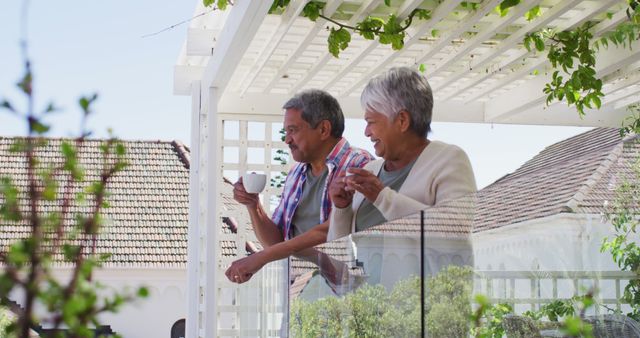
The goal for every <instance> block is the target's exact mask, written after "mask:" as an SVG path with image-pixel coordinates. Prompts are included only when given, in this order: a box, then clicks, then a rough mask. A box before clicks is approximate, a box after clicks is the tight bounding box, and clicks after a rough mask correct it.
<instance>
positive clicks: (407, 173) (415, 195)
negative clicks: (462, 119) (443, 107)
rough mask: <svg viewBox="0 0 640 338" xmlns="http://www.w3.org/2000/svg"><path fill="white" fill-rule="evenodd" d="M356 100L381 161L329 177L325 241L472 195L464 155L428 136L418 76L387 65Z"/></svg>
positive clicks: (427, 108) (429, 98)
mask: <svg viewBox="0 0 640 338" xmlns="http://www.w3.org/2000/svg"><path fill="white" fill-rule="evenodd" d="M360 102H361V104H362V107H363V108H364V110H365V114H364V119H365V121H366V122H367V126H366V128H365V131H364V133H365V135H366V136H367V137H369V138H370V139H371V142H373V147H374V149H375V152H376V155H377V156H379V157H382V159H379V160H376V161H373V162H369V163H368V164H367V165H366V166H365V167H364V168H363V169H358V168H350V169H348V173H347V174H346V176H343V177H342V178H341V179H337V180H334V183H333V184H332V185H331V187H330V194H331V200H332V203H333V209H332V212H331V217H330V228H329V234H328V238H327V240H333V239H336V238H339V237H342V236H346V235H348V234H349V233H352V232H357V231H362V230H364V229H367V228H369V227H371V226H374V225H377V224H380V223H384V222H386V221H388V220H394V219H398V218H400V217H404V216H408V215H410V214H413V213H415V212H418V211H420V210H423V209H426V208H427V207H429V206H434V205H437V204H439V203H442V202H444V201H447V200H452V199H456V198H458V197H462V196H464V195H467V194H470V193H473V192H475V191H476V184H475V179H474V176H473V171H472V169H471V164H470V163H469V159H468V157H467V155H466V154H465V153H464V151H463V150H462V149H460V148H459V147H457V146H454V145H450V144H446V143H444V142H439V141H430V140H429V139H428V138H427V134H428V133H429V131H430V130H431V128H430V125H431V114H432V108H433V95H432V93H431V88H430V86H429V83H428V82H427V80H426V79H425V78H424V77H423V76H422V75H420V74H419V73H418V72H417V71H415V70H413V69H411V68H407V67H402V68H392V69H390V70H389V71H387V72H385V73H383V74H381V75H379V76H377V77H375V78H373V79H371V81H369V83H368V84H367V86H366V87H365V89H364V91H363V92H362V96H361V98H360ZM341 175H345V174H344V173H341Z"/></svg>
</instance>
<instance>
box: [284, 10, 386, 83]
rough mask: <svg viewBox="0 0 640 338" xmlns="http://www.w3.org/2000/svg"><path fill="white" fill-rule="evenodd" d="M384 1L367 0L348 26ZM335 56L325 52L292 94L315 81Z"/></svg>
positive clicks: (299, 81)
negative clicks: (309, 82)
mask: <svg viewBox="0 0 640 338" xmlns="http://www.w3.org/2000/svg"><path fill="white" fill-rule="evenodd" d="M381 1H382V0H366V1H365V2H364V3H363V4H362V5H361V6H360V8H359V9H358V11H357V12H356V13H355V14H354V15H353V16H352V17H351V19H350V20H349V22H347V25H349V26H353V25H354V24H355V23H356V22H358V21H360V20H362V18H363V17H365V16H366V15H368V14H369V12H371V11H372V10H373V9H374V8H376V7H377V6H378V5H379V4H380V2H381ZM332 57H333V55H331V54H329V52H328V51H327V50H325V51H324V52H323V55H322V57H321V58H320V59H319V60H318V62H316V64H315V65H314V66H313V67H312V68H311V69H309V71H307V73H306V75H305V76H304V77H303V78H302V79H300V80H298V82H297V83H296V84H295V85H294V86H293V87H292V89H291V90H290V92H291V93H295V92H297V91H298V90H299V89H300V88H302V87H303V86H304V85H305V84H306V83H307V82H308V81H309V80H311V79H313V77H314V76H316V74H318V72H319V71H320V70H321V69H322V68H323V67H324V66H325V65H326V64H327V62H329V60H331V58H332Z"/></svg>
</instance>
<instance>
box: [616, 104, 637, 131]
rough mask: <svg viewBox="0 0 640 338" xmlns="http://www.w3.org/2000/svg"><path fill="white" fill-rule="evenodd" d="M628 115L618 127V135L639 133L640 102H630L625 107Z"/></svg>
mask: <svg viewBox="0 0 640 338" xmlns="http://www.w3.org/2000/svg"><path fill="white" fill-rule="evenodd" d="M627 110H628V111H629V116H627V118H625V120H624V121H623V124H622V127H621V128H620V137H624V136H626V135H628V134H640V104H637V103H636V104H632V105H630V106H628V107H627Z"/></svg>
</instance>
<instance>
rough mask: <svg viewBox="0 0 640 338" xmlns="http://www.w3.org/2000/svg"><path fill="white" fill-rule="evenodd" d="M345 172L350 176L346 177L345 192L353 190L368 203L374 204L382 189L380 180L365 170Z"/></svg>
mask: <svg viewBox="0 0 640 338" xmlns="http://www.w3.org/2000/svg"><path fill="white" fill-rule="evenodd" d="M347 171H348V172H349V174H351V175H349V176H347V177H346V182H345V183H346V187H345V190H347V191H354V190H355V191H357V192H359V193H361V194H362V195H364V197H366V199H367V200H369V202H371V203H373V202H375V200H376V199H377V198H378V194H380V191H382V189H384V185H382V182H381V181H380V179H379V178H378V177H377V176H376V175H374V174H373V173H371V172H370V171H369V170H366V169H361V168H349V169H347Z"/></svg>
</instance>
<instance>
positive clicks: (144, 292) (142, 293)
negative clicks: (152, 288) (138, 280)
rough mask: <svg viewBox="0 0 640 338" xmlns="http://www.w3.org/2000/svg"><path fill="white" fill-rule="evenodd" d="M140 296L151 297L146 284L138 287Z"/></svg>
mask: <svg viewBox="0 0 640 338" xmlns="http://www.w3.org/2000/svg"><path fill="white" fill-rule="evenodd" d="M138 297H141V298H147V297H149V289H148V288H146V287H144V286H142V287H140V288H138Z"/></svg>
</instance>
